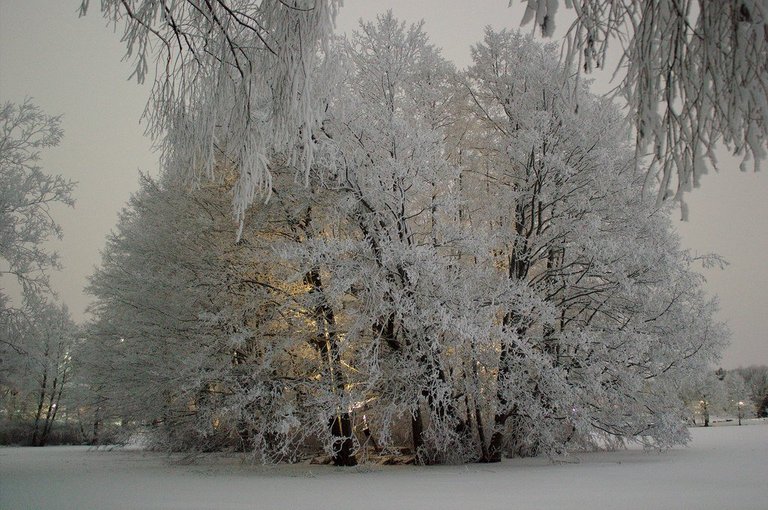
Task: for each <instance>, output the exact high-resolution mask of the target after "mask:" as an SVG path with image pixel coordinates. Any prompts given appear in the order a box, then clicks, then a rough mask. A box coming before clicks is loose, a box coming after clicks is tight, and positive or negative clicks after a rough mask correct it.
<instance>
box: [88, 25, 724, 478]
mask: <svg viewBox="0 0 768 510" xmlns="http://www.w3.org/2000/svg"><path fill="white" fill-rule="evenodd" d="M473 55H474V58H475V63H474V65H473V66H472V67H471V68H470V69H469V70H468V71H467V73H466V74H464V75H459V74H458V73H456V71H455V70H454V69H453V68H452V66H450V65H449V64H448V63H447V62H445V61H444V60H443V59H442V58H441V57H440V53H439V51H438V50H437V49H436V48H434V47H433V46H432V45H431V44H430V43H429V41H428V39H427V37H426V34H425V33H424V31H423V27H422V26H421V25H420V24H416V25H412V26H407V25H405V24H404V23H402V22H400V21H398V20H397V19H396V18H395V17H394V16H393V15H392V13H387V14H385V15H382V16H379V17H378V18H377V19H376V20H375V21H374V22H371V23H362V24H361V26H360V30H359V31H358V32H356V33H355V34H353V35H352V36H351V37H350V38H349V39H348V40H339V41H335V42H334V43H333V44H332V45H331V46H330V47H329V49H328V53H327V56H328V57H329V62H328V63H326V65H318V66H317V67H316V68H315V69H314V72H316V74H315V75H314V76H313V77H312V82H313V83H314V86H315V87H317V89H316V90H322V91H324V92H323V94H322V104H321V105H320V106H321V107H320V110H321V111H322V113H323V115H322V117H320V118H319V122H318V124H317V125H316V128H317V129H315V130H314V131H313V144H314V145H315V146H314V149H313V150H314V157H313V158H312V161H311V165H310V167H309V170H308V173H307V174H306V175H307V181H306V182H307V185H306V186H303V187H302V186H291V185H288V183H289V182H290V181H291V180H292V179H293V178H294V176H295V175H296V171H297V169H298V168H299V167H300V166H301V162H300V161H299V160H297V159H295V158H293V157H292V156H291V154H290V151H282V150H279V149H278V148H274V149H273V150H270V151H269V152H268V154H266V155H265V158H266V159H265V164H266V165H268V167H269V170H270V172H271V174H272V175H273V177H274V181H273V183H272V184H270V189H271V190H272V199H271V200H270V202H269V203H268V204H266V205H265V206H263V207H259V208H255V209H254V210H251V211H250V212H248V221H247V222H245V223H241V226H243V230H242V236H241V240H240V242H238V243H236V244H234V245H233V244H232V239H231V237H228V236H227V232H228V228H230V227H231V221H230V220H229V216H228V208H227V206H226V200H227V195H226V190H227V189H228V186H230V184H231V183H232V182H233V181H234V180H237V179H238V178H239V175H240V168H238V163H237V161H234V160H233V159H231V158H229V157H227V155H226V152H220V153H217V155H216V158H215V162H214V167H215V173H216V176H217V178H218V179H219V181H218V183H215V184H213V183H212V184H207V185H205V186H202V187H200V188H199V189H196V190H189V189H187V188H185V187H184V186H183V184H184V178H183V176H184V175H185V174H184V173H183V172H181V173H179V172H177V171H176V167H169V168H167V169H166V173H165V174H164V175H163V177H162V178H161V179H160V180H159V181H157V182H155V181H152V180H144V182H143V184H142V190H141V191H140V193H139V194H137V195H136V196H135V197H134V198H133V199H132V201H131V203H130V204H129V207H128V208H127V209H126V211H125V212H124V214H123V215H122V216H121V220H120V224H119V225H118V229H117V231H116V232H115V234H114V235H113V236H112V237H111V238H110V241H109V244H108V246H107V249H106V251H105V253H104V261H103V264H102V267H101V268H100V269H99V271H97V273H96V274H95V275H94V277H93V279H92V284H91V288H90V290H91V292H92V293H93V294H94V295H95V296H96V298H97V302H96V305H95V306H94V308H93V311H94V313H95V316H96V320H95V322H94V323H93V325H92V326H91V328H90V330H89V331H90V334H89V341H88V342H87V343H86V345H88V346H89V347H88V348H87V349H86V351H91V350H92V353H90V354H91V355H92V358H91V359H92V371H93V374H94V375H93V382H94V386H93V387H94V388H95V389H96V390H97V391H96V393H97V394H100V395H102V396H103V397H104V398H106V401H105V402H108V403H110V405H112V406H113V409H115V413H116V414H118V415H122V416H123V417H124V419H125V421H133V422H143V423H145V424H146V425H148V426H150V427H152V424H153V423H154V432H155V434H154V435H155V436H156V437H162V438H163V442H164V445H165V446H166V447H177V448H220V447H224V446H227V447H232V446H233V445H237V447H240V448H242V449H245V450H248V451H253V452H255V455H256V457H257V458H258V459H260V460H262V461H265V462H267V461H277V460H296V459H299V458H301V457H302V455H304V454H305V453H307V452H306V450H305V449H306V448H308V447H309V445H311V444H316V445H319V446H322V448H323V449H324V450H325V452H326V453H327V454H328V455H329V457H330V458H331V460H332V461H333V462H334V463H336V464H342V465H350V464H354V463H355V462H356V461H357V460H358V459H364V458H365V457H366V456H367V455H369V454H371V451H372V450H373V451H374V452H375V454H382V453H393V452H396V453H402V452H403V451H404V450H405V449H407V450H409V451H410V452H411V453H412V454H413V455H414V457H415V459H416V461H418V462H423V463H432V462H435V463H439V462H468V461H475V460H484V461H498V460H499V459H500V458H501V457H502V456H503V455H504V454H517V455H532V454H548V455H557V454H559V453H564V452H565V451H566V449H567V448H569V447H578V446H583V445H595V444H606V442H607V443H608V444H615V443H622V442H624V441H627V440H637V441H641V442H643V443H644V444H646V445H648V446H658V447H663V446H667V445H670V444H675V443H679V442H684V441H685V438H686V436H685V432H684V430H683V428H682V421H681V419H680V418H681V409H682V404H681V402H680V400H679V398H678V394H679V385H680V381H681V380H682V379H685V378H687V377H689V376H690V375H691V374H695V373H699V372H701V371H702V366H704V365H706V363H708V362H710V361H711V360H712V359H713V358H714V357H715V355H716V352H717V350H718V348H719V346H720V343H721V341H722V338H723V331H722V328H721V326H720V325H718V324H717V323H716V322H715V321H714V319H713V313H714V310H715V305H714V303H712V302H710V301H709V300H707V299H706V298H705V296H704V295H703V293H702V291H701V284H702V279H701V278H700V277H699V276H697V275H696V274H695V273H694V272H693V270H692V269H693V266H694V264H695V263H696V262H697V261H696V260H695V259H693V258H692V257H691V256H690V255H688V254H687V253H686V252H685V251H684V250H682V249H681V248H680V246H679V243H678V241H677V239H676V237H675V236H674V235H673V234H672V232H671V227H670V223H669V220H668V218H667V213H668V211H667V210H665V209H659V208H657V207H656V204H655V202H654V201H653V200H648V199H647V197H644V196H643V194H642V189H643V185H644V181H645V175H644V173H643V172H638V171H636V166H635V163H634V159H633V158H634V153H633V150H632V148H631V147H630V146H629V144H628V142H627V140H628V132H627V129H626V128H625V124H624V123H623V120H622V116H621V114H620V113H619V112H618V111H617V110H616V109H615V108H614V107H613V106H611V104H610V102H608V101H606V100H602V99H598V98H595V97H594V96H591V95H590V94H589V93H588V91H587V89H586V87H585V85H584V84H583V83H579V82H578V81H576V80H567V81H565V82H563V81H562V76H563V73H562V69H561V68H560V67H559V64H558V58H557V55H556V52H555V50H554V48H553V47H551V46H542V45H540V44H538V43H536V42H534V41H533V40H532V39H530V38H526V37H523V36H520V35H519V34H513V33H509V32H501V33H495V32H492V31H488V33H487V34H486V38H485V40H484V41H483V42H482V43H480V44H479V45H478V46H477V47H476V48H475V50H474V53H473ZM577 99H578V109H577V108H576V107H575V104H576V103H575V101H576V100H577ZM230 100H231V99H230ZM231 104H236V102H232V103H231ZM221 135H222V138H221V140H222V141H223V142H222V143H224V142H225V141H226V140H225V138H226V130H223V131H221ZM180 176H182V178H180ZM200 246H205V247H206V248H207V249H206V250H205V251H201V250H200V249H199V247H200ZM707 261H708V262H709V259H707ZM713 261H714V259H713ZM147 402H149V404H147ZM158 432H159V434H158ZM173 434H175V435H176V436H175V438H174V436H173Z"/></svg>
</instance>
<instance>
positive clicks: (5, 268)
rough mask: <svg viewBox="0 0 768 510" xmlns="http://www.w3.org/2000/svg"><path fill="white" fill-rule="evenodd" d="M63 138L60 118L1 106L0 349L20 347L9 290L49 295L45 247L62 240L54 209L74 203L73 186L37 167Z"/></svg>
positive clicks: (19, 312)
mask: <svg viewBox="0 0 768 510" xmlns="http://www.w3.org/2000/svg"><path fill="white" fill-rule="evenodd" d="M61 136H62V131H61V127H60V119H59V117H52V116H49V115H46V114H45V113H43V112H42V111H41V110H40V108H38V107H37V106H35V105H34V104H33V103H32V102H31V101H30V100H27V101H25V102H24V103H22V104H20V105H16V104H13V103H5V104H3V105H2V106H0V278H2V279H3V280H4V282H5V283H4V284H3V285H2V286H1V287H0V349H6V348H18V346H16V345H15V340H14V339H13V338H14V336H15V333H14V332H15V331H16V329H17V328H19V327H23V324H21V322H22V321H23V315H24V314H23V310H24V307H23V305H22V304H20V303H16V304H14V303H13V301H12V299H11V298H10V296H9V295H8V294H7V289H8V288H9V287H8V285H10V284H11V283H15V284H18V286H19V288H20V289H21V295H22V296H30V297H31V298H32V299H33V300H37V299H39V298H38V297H37V295H38V294H41V293H44V292H49V290H50V289H49V287H48V274H49V271H50V270H51V269H54V268H57V267H58V256H57V255H56V253H54V252H51V251H50V250H49V249H48V248H47V247H46V246H45V243H46V241H48V240H50V239H51V238H55V237H59V238H60V237H61V228H60V227H59V225H58V223H56V221H55V219H54V218H53V214H52V207H53V206H54V204H57V203H58V204H65V205H69V206H72V205H73V204H74V200H73V199H72V190H73V188H74V184H73V183H72V182H70V181H67V180H66V179H64V178H63V177H61V176H58V175H47V174H46V173H45V172H43V170H42V168H40V166H39V165H38V162H39V160H40V152H41V150H43V149H45V148H48V147H54V146H56V145H58V144H59V141H60V140H61Z"/></svg>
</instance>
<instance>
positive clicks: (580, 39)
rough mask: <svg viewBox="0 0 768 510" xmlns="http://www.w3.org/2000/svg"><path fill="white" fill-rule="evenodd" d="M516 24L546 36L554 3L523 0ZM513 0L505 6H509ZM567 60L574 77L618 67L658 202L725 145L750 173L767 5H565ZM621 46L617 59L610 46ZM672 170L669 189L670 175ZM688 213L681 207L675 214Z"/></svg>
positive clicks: (765, 75) (763, 118) (630, 1)
mask: <svg viewBox="0 0 768 510" xmlns="http://www.w3.org/2000/svg"><path fill="white" fill-rule="evenodd" d="M523 1H524V2H526V3H527V8H526V14H525V16H524V18H523V23H526V22H529V21H532V20H534V19H535V22H536V23H537V24H538V25H539V26H540V27H541V29H542V32H543V33H544V35H551V34H552V32H553V30H554V19H555V15H556V13H557V7H558V2H556V1H552V0H523ZM511 3H512V2H511V1H510V5H511ZM566 6H567V7H568V8H572V9H573V10H574V12H575V19H574V20H573V22H572V23H571V25H570V27H569V28H568V32H567V36H566V43H565V53H566V64H567V67H568V68H570V65H571V64H574V65H575V66H576V67H577V72H579V73H580V72H590V71H592V70H593V69H604V68H606V67H607V66H611V67H615V69H616V75H619V76H622V75H623V79H622V81H621V84H620V85H618V86H617V89H616V92H617V94H619V95H621V96H622V97H623V99H624V100H625V101H626V103H627V104H628V105H629V109H630V111H631V113H630V120H631V121H632V124H633V126H634V128H635V131H636V136H637V142H638V144H637V149H638V150H637V156H638V157H640V156H645V155H646V154H647V155H649V156H650V159H651V162H652V164H651V167H650V170H649V172H648V176H649V177H653V176H655V175H656V174H657V172H656V171H655V170H654V169H656V170H658V171H659V175H660V185H659V187H658V200H659V201H661V200H663V199H665V198H668V197H670V196H672V195H674V196H675V197H676V198H682V194H683V192H685V191H688V190H690V189H691V187H692V186H698V184H699V177H700V176H701V175H702V174H703V173H705V172H706V165H705V160H706V159H707V158H708V159H709V160H710V161H711V162H712V163H713V164H716V160H715V155H714V149H715V146H716V145H717V144H718V143H724V144H725V145H726V146H727V147H728V148H729V149H730V150H731V152H733V153H734V154H736V155H741V156H742V157H743V162H742V165H741V169H742V170H745V169H746V165H747V163H748V162H749V161H750V160H752V162H753V166H754V169H755V170H757V169H758V168H759V165H760V161H761V160H763V159H765V157H766V154H767V152H766V148H767V146H766V140H768V95H766V90H768V59H766V58H765V55H766V53H768V6H767V5H766V3H765V2H764V1H763V0H723V1H719V2H709V1H700V0H686V1H682V2H681V1H678V0H663V1H656V2H643V1H640V0H621V1H618V2H617V1H608V0H587V1H570V0H568V1H567V2H566ZM609 45H610V46H611V47H616V46H617V45H619V46H620V47H621V51H622V52H623V54H622V55H621V58H620V61H619V62H609V61H608V48H609ZM675 173H676V174H677V185H676V189H675V190H673V188H675V185H674V181H673V175H674V174H675ZM682 211H683V215H684V216H685V212H686V208H685V207H683V209H682Z"/></svg>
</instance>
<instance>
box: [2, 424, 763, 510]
mask: <svg viewBox="0 0 768 510" xmlns="http://www.w3.org/2000/svg"><path fill="white" fill-rule="evenodd" d="M747 423H748V425H746V426H742V427H737V426H718V427H712V428H709V429H703V428H696V429H693V431H692V432H693V443H692V445H691V446H690V447H688V448H679V449H675V450H673V451H670V452H666V453H664V454H658V453H644V452H642V451H639V450H629V451H620V452H604V453H588V454H579V455H578V456H574V457H572V458H571V459H570V462H569V463H563V464H554V465H553V464H551V463H549V462H547V461H545V460H541V459H526V460H521V459H516V460H508V461H505V462H504V463H502V464H495V465H477V464H475V465H469V466H440V467H428V468H420V467H413V466H386V467H381V466H365V467H357V468H333V467H330V466H314V465H313V466H309V465H300V466H279V467H270V468H265V467H261V466H249V465H242V464H240V462H239V461H238V460H236V459H215V460H213V459H206V460H204V461H201V462H198V463H196V464H194V465H184V464H180V463H178V462H171V461H170V459H169V458H168V457H166V456H164V455H161V454H154V453H144V452H137V451H120V450H113V451H92V450H91V451H89V449H88V448H86V447H49V448H0V509H2V510H17V509H18V510H22V509H23V510H28V509H29V510H32V509H34V510H38V509H39V510H44V509H57V510H58V509H61V510H64V509H77V510H87V509H132V510H133V509H149V508H157V509H221V510H227V509H280V510H283V509H285V510H288V509H312V510H318V509H329V510H343V509H353V508H354V509H362V510H376V509H399V510H406V509H441V510H448V509H454V508H456V509H462V510H473V509H482V510H485V509H496V508H498V509H513V508H520V509H543V508H557V509H558V510H563V509H569V508H574V509H576V508H578V509H592V508H597V509H603V508H619V509H635V508H636V509H666V508H668V509H697V510H701V509H737V508H750V509H768V424H767V423H766V422H762V423H759V422H747Z"/></svg>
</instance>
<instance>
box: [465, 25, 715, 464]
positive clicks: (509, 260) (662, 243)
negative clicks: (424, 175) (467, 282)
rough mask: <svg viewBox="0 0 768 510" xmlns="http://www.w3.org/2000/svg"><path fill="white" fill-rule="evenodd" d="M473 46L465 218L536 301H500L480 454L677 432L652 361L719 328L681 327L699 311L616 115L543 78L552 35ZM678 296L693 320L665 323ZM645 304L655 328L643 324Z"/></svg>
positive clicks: (695, 350) (491, 35)
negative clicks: (599, 436)
mask: <svg viewBox="0 0 768 510" xmlns="http://www.w3.org/2000/svg"><path fill="white" fill-rule="evenodd" d="M473 58H474V65H473V66H472V67H470V69H469V71H468V76H467V79H468V84H467V91H468V96H469V97H468V101H467V102H468V104H469V105H470V111H471V113H472V115H473V117H474V119H475V121H474V122H475V124H474V126H472V125H470V129H469V131H468V134H467V136H466V140H467V144H466V152H467V159H468V160H469V161H471V163H470V165H471V166H470V168H471V169H472V171H471V172H467V173H468V176H467V178H466V179H464V181H463V186H464V187H465V189H466V188H471V189H474V190H475V191H474V193H475V197H474V198H470V199H468V203H469V204H473V200H474V205H469V206H468V210H469V213H468V215H469V216H470V217H471V219H470V220H469V221H470V222H471V223H472V225H473V229H486V230H487V231H488V233H489V234H488V237H489V238H493V239H494V240H495V244H494V245H492V256H493V259H494V260H495V262H494V265H495V266H496V267H500V268H503V271H504V272H505V273H506V275H507V277H508V278H509V279H511V280H516V281H518V282H519V283H521V284H523V285H525V286H526V287H527V288H528V289H529V290H530V292H532V293H533V294H534V295H536V296H539V298H540V299H541V300H542V301H543V302H545V303H546V306H545V307H539V308H538V309H530V310H529V311H528V312H527V314H525V315H521V314H520V312H519V311H517V310H509V311H507V313H506V314H505V316H504V321H503V322H504V325H505V333H506V335H505V336H504V337H503V338H502V343H501V346H500V348H499V353H500V354H499V358H498V372H497V381H496V395H497V396H496V401H495V404H494V409H495V410H494V413H495V414H494V430H493V435H492V437H491V440H490V443H489V449H488V451H487V452H485V455H484V456H485V457H486V458H487V459H489V460H498V458H499V457H500V455H501V449H502V447H506V448H512V449H513V451H516V452H517V453H526V452H528V453H535V452H537V451H547V452H550V453H555V452H558V451H562V448H563V447H564V446H565V445H566V444H567V441H568V440H569V439H574V440H575V439H576V438H577V437H578V436H580V437H581V438H587V437H595V432H600V433H605V434H606V435H608V436H614V437H617V438H619V439H622V438H636V437H639V436H642V435H645V436H648V437H649V438H652V440H653V441H657V442H658V443H660V444H665V443H667V442H674V441H677V440H679V439H680V436H679V434H680V432H681V431H680V430H679V429H680V427H677V429H678V430H674V431H673V430H671V429H670V428H665V427H667V425H668V424H674V423H675V420H674V418H673V417H672V416H671V415H670V414H669V413H670V412H674V410H675V409H676V408H678V406H677V404H676V402H675V400H665V398H663V396H664V395H666V394H669V393H670V391H669V390H668V389H666V388H667V387H666V386H665V384H664V383H669V381H670V379H669V378H668V377H665V376H663V374H664V373H666V372H667V371H669V370H672V369H673V368H675V369H676V370H674V371H675V372H676V374H677V376H683V375H684V374H685V373H687V372H688V371H689V368H690V367H692V366H698V363H701V361H702V360H709V359H711V356H712V353H713V352H715V351H716V350H717V348H718V346H719V344H720V341H721V334H720V333H719V332H718V331H716V328H715V329H713V331H712V332H710V333H709V334H705V335H704V336H702V337H701V338H696V337H692V336H691V334H692V332H693V331H695V330H696V328H698V327H708V326H709V325H710V324H711V322H712V316H711V310H710V311H709V312H707V313H704V310H705V309H707V310H708V309H709V308H708V307H709V305H708V304H707V302H706V300H703V298H702V297H701V295H700V294H701V292H700V285H701V281H700V280H698V279H697V278H696V277H695V276H694V275H693V274H692V273H691V263H692V261H691V260H690V258H689V257H688V255H687V254H686V253H685V252H683V251H682V250H681V249H680V248H679V244H678V242H677V241H676V239H675V238H674V236H673V235H672V234H671V226H670V225H669V223H668V221H667V220H666V215H665V213H664V212H663V211H659V210H657V209H656V207H655V205H654V204H653V203H648V202H647V201H646V200H644V199H643V197H642V193H641V189H642V186H643V180H642V175H639V174H638V173H637V172H635V165H634V162H633V157H632V151H631V148H630V147H629V146H628V144H627V143H626V135H625V133H626V131H625V130H624V128H623V124H622V121H621V118H620V115H619V114H618V112H617V111H616V110H615V108H613V107H612V106H611V105H610V103H608V102H607V101H605V100H598V99H596V98H594V97H592V96H590V95H589V94H588V92H587V91H586V90H584V89H583V88H582V89H581V90H579V88H580V87H581V85H580V84H579V83H578V82H575V81H566V82H563V81H561V80H558V76H559V75H562V71H560V69H559V68H558V64H557V57H556V54H555V51H554V48H553V47H552V46H548V47H546V46H542V45H540V44H538V43H536V42H534V41H533V40H532V39H531V38H530V37H528V38H526V37H523V36H521V35H519V34H513V33H509V32H501V33H495V32H492V31H488V32H487V34H486V38H485V40H484V42H483V43H481V44H479V45H477V46H476V47H475V48H474V50H473ZM575 98H579V105H578V108H576V107H575V103H574V100H575ZM472 181H474V183H473V182H472ZM484 204H493V205H491V206H490V207H489V206H488V205H485V206H484ZM500 205H501V207H500ZM651 296H652V297H651ZM689 307H693V308H694V309H696V310H698V312H697V314H696V320H694V321H686V322H685V327H682V326H679V325H678V323H677V321H679V320H681V319H682V318H684V317H685V316H686V314H687V313H689ZM660 319H663V322H664V326H663V329H662V327H661V326H659V329H656V330H654V329H653V328H651V327H650V326H649V324H653V325H660V324H661V322H660ZM699 319H701V320H700V321H699ZM673 332H676V333H675V334H677V335H681V336H677V337H673V336H672V334H673ZM672 338H674V340H673V339H672ZM667 343H668V345H666V346H665V347H664V351H665V352H666V354H667V356H666V357H658V353H659V352H661V351H659V349H660V348H661V346H664V345H665V344H667ZM654 353H657V354H656V355H654ZM691 358H694V359H691ZM664 359H666V360H667V363H669V364H670V366H669V367H666V368H665V367H664V366H663V360H664ZM686 360H688V361H686ZM657 381H659V384H658V385H656V382H657ZM652 384H654V385H656V387H655V388H654V391H648V392H647V393H645V396H646V398H645V399H644V400H639V399H638V398H637V396H638V395H639V394H640V393H641V392H642V390H643V388H647V387H648V386H649V385H652ZM672 394H673V395H674V392H672ZM632 399H635V400H634V402H633V400H632ZM640 401H642V403H643V405H637V404H638V403H639V402H640ZM665 402H670V405H666V404H665ZM630 410H631V411H630ZM574 432H576V433H577V434H576V435H574ZM508 433H509V434H508ZM510 434H511V435H510ZM675 438H677V439H675Z"/></svg>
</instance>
